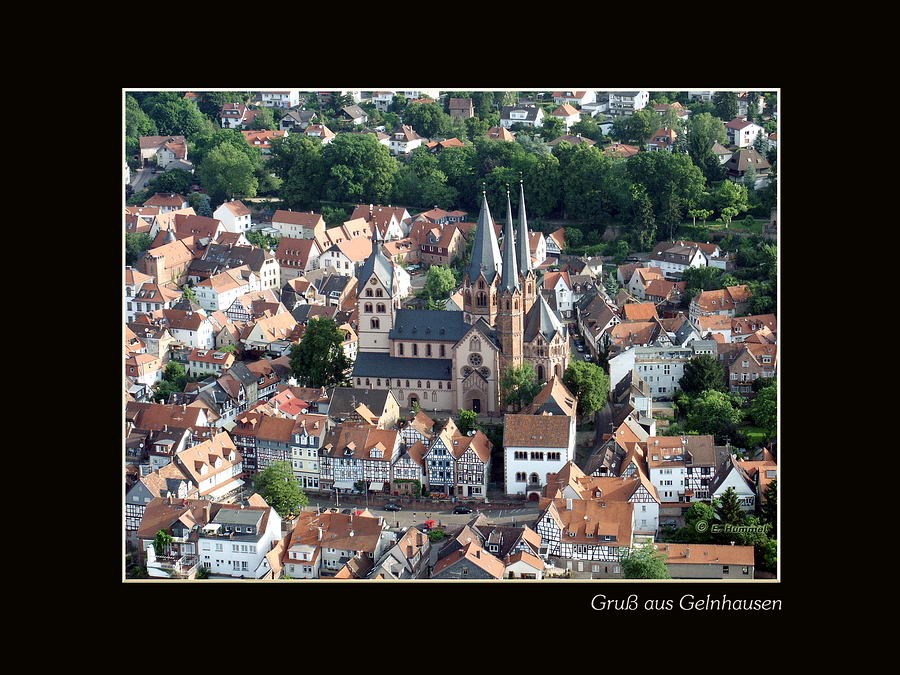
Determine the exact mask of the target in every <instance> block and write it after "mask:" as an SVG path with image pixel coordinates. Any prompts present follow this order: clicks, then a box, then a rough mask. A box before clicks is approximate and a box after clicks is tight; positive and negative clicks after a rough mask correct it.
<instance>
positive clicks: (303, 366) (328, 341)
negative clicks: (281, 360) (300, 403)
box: [290, 317, 352, 388]
mask: <svg viewBox="0 0 900 675" xmlns="http://www.w3.org/2000/svg"><path fill="white" fill-rule="evenodd" d="M343 342H344V334H343V333H342V332H341V330H340V329H339V328H338V326H337V324H336V323H335V322H334V319H331V318H328V317H319V318H317V319H311V320H310V322H309V325H308V326H307V327H306V332H305V333H303V339H302V340H301V341H300V344H295V345H292V346H291V358H290V364H291V369H292V370H293V371H294V376H295V377H296V378H297V380H298V381H299V382H300V386H302V387H316V388H318V387H332V386H335V385H341V384H343V383H344V382H345V381H346V380H347V375H346V371H347V370H349V368H350V366H351V365H352V364H351V363H350V359H348V358H347V355H346V354H345V353H344V347H343Z"/></svg>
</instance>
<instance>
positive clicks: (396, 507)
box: [384, 504, 403, 511]
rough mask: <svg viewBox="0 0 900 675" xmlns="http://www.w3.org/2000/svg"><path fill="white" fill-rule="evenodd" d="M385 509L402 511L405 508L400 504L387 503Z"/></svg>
mask: <svg viewBox="0 0 900 675" xmlns="http://www.w3.org/2000/svg"><path fill="white" fill-rule="evenodd" d="M384 510H385V511H402V510H403V508H402V507H401V506H400V505H399V504H385V505H384Z"/></svg>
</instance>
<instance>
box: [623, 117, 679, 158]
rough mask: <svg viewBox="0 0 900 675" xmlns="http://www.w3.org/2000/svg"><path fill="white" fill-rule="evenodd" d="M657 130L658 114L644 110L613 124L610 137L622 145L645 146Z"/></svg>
mask: <svg viewBox="0 0 900 675" xmlns="http://www.w3.org/2000/svg"><path fill="white" fill-rule="evenodd" d="M657 129H659V118H658V116H657V114H656V113H655V112H654V111H653V110H648V109H646V108H644V109H642V110H638V111H636V112H635V113H634V114H633V115H629V116H628V117H620V118H619V119H617V120H616V121H615V122H613V126H612V130H611V131H610V135H611V136H612V137H613V138H615V139H616V140H618V141H620V142H622V143H637V144H639V145H643V144H644V142H646V140H647V139H648V138H650V136H651V135H652V134H653V132H654V131H656V130H657ZM666 154H668V153H666ZM635 156H636V155H635Z"/></svg>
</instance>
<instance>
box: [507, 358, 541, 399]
mask: <svg viewBox="0 0 900 675" xmlns="http://www.w3.org/2000/svg"><path fill="white" fill-rule="evenodd" d="M540 390H541V384H540V383H539V382H538V379H537V373H536V372H535V370H534V366H533V365H532V364H531V363H528V362H527V361H526V362H523V363H522V365H521V366H514V367H512V368H508V369H507V370H506V372H505V373H503V376H502V377H501V379H500V391H501V392H502V396H503V403H504V405H506V406H513V407H514V408H515V410H516V411H519V410H521V409H522V408H523V407H525V406H527V405H529V404H530V403H531V401H532V400H534V397H535V396H537V395H538V392H539V391H540Z"/></svg>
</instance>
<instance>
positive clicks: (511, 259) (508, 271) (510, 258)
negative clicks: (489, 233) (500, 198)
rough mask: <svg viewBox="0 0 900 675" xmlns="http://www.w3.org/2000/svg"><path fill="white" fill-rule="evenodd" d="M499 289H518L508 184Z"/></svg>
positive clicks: (507, 187)
mask: <svg viewBox="0 0 900 675" xmlns="http://www.w3.org/2000/svg"><path fill="white" fill-rule="evenodd" d="M500 290H502V291H503V290H505V291H517V290H519V272H518V270H517V268H516V242H515V237H514V235H513V215H512V204H510V201H509V185H507V186H506V228H505V229H504V230H503V277H502V278H501V279H500Z"/></svg>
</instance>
